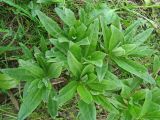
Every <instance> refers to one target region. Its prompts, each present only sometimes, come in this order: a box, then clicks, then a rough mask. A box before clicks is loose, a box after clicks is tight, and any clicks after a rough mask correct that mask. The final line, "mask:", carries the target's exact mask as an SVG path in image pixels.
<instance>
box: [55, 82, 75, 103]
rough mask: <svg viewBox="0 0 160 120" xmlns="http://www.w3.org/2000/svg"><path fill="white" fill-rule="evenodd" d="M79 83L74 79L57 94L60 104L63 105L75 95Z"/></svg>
mask: <svg viewBox="0 0 160 120" xmlns="http://www.w3.org/2000/svg"><path fill="white" fill-rule="evenodd" d="M77 85H78V83H77V82H76V81H72V82H70V83H68V84H67V85H66V86H65V87H64V88H62V89H61V90H60V91H59V95H58V96H57V101H58V104H59V106H62V105H63V104H64V103H65V102H67V101H69V100H70V99H72V98H73V97H74V94H75V93H76V90H77Z"/></svg>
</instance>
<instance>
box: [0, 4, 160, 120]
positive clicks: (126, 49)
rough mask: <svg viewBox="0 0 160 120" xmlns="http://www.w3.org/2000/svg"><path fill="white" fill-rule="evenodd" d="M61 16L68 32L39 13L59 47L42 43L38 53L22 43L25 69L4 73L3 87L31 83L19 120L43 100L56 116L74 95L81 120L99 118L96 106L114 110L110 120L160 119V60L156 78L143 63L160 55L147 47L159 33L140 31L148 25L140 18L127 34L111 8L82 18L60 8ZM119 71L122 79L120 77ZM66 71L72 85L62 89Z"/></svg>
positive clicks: (85, 12)
mask: <svg viewBox="0 0 160 120" xmlns="http://www.w3.org/2000/svg"><path fill="white" fill-rule="evenodd" d="M55 12H56V13H57V15H58V16H59V18H60V19H61V20H62V22H63V23H62V26H63V27H62V28H61V27H60V26H59V25H58V24H57V23H56V22H55V21H54V20H53V19H51V18H49V17H48V16H47V15H45V14H44V13H43V12H41V11H40V10H36V11H35V14H36V15H37V17H38V18H39V20H40V25H41V26H42V27H44V28H45V29H46V31H47V32H48V33H49V34H50V35H51V36H52V38H51V39H50V44H51V45H53V46H54V47H53V48H51V49H48V46H47V44H46V42H45V40H44V39H41V40H40V47H34V55H33V54H32V52H31V51H30V50H29V49H28V48H27V47H26V46H25V45H24V44H21V47H22V50H23V52H24V57H23V58H24V59H20V60H19V67H18V68H8V69H3V70H1V74H0V80H1V81H0V82H1V85H0V87H1V88H3V89H9V88H12V87H14V86H16V85H17V84H18V83H19V82H22V81H24V82H25V86H24V89H23V100H22V104H21V107H20V111H19V113H18V120H24V119H25V118H26V117H27V116H29V115H30V114H31V113H32V112H33V111H34V110H35V109H36V108H37V106H38V105H39V104H40V103H41V102H42V101H43V102H45V103H47V104H48V112H49V113H50V115H51V117H52V118H55V117H56V116H57V114H58V109H59V108H60V107H62V106H63V105H64V104H65V103H66V102H67V101H69V100H71V99H73V98H74V97H76V98H77V99H78V108H79V113H78V115H77V118H78V119H80V120H96V105H100V106H102V107H103V108H104V109H105V110H106V111H107V112H108V116H107V120H119V119H121V120H124V119H125V120H134V119H139V120H140V119H141V120H142V119H145V120H150V119H154V120H158V119H159V118H160V110H159V107H160V102H159V97H158V95H159V94H160V89H159V85H160V83H159V82H158V81H160V77H159V76H158V72H159V70H160V58H159V57H158V56H155V58H154V64H153V70H152V71H153V73H152V74H149V72H148V69H147V68H146V67H145V66H144V65H142V62H141V63H140V62H138V60H139V59H141V58H143V57H148V56H152V55H153V54H155V53H156V52H157V51H156V50H153V49H151V48H150V47H148V46H146V45H145V41H146V40H147V39H148V38H149V36H150V35H151V33H152V31H153V29H152V28H149V29H146V30H144V31H142V32H140V33H137V29H138V28H140V27H141V25H142V22H141V20H137V21H135V22H134V23H133V24H131V25H130V26H129V27H128V28H126V29H125V30H123V29H122V26H121V23H120V18H119V17H118V16H117V14H116V13H115V10H111V9H109V8H108V7H107V6H106V5H105V4H97V5H95V6H92V5H90V6H89V5H88V6H87V7H85V8H81V9H80V10H79V11H78V16H75V14H74V12H72V11H71V10H70V9H68V8H58V7H57V8H55ZM115 68H116V71H118V72H119V73H120V75H115V73H116V72H115ZM123 72H124V73H126V76H125V78H124V76H123V75H124V74H123ZM62 73H63V74H66V75H67V76H68V83H67V85H65V86H64V87H63V88H62V89H61V90H60V91H57V90H56V89H54V87H53V85H52V83H53V82H54V81H55V80H56V79H58V78H59V77H60V76H61V74H62ZM126 77H127V78H126Z"/></svg>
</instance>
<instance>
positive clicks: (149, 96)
mask: <svg viewBox="0 0 160 120" xmlns="http://www.w3.org/2000/svg"><path fill="white" fill-rule="evenodd" d="M151 102H152V92H151V91H150V90H148V89H147V90H146V96H145V101H144V104H143V106H142V110H141V113H140V116H141V117H143V116H144V115H145V114H146V113H147V112H148V111H149V109H150V105H151Z"/></svg>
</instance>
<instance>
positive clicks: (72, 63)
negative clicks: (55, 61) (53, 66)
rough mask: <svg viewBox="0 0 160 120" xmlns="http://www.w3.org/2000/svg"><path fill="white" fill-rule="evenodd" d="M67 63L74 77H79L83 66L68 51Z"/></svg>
mask: <svg viewBox="0 0 160 120" xmlns="http://www.w3.org/2000/svg"><path fill="white" fill-rule="evenodd" d="M67 62H68V66H69V70H70V71H71V72H72V74H73V75H74V76H78V75H80V73H81V70H82V64H81V63H80V62H79V61H78V60H77V59H76V58H75V57H74V56H73V54H72V53H71V52H70V51H68V54H67Z"/></svg>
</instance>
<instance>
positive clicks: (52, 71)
mask: <svg viewBox="0 0 160 120" xmlns="http://www.w3.org/2000/svg"><path fill="white" fill-rule="evenodd" d="M61 72H62V63H61V62H59V63H58V62H57V63H52V64H51V65H50V66H49V68H48V77H49V78H58V77H59V76H60V75H61Z"/></svg>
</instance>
